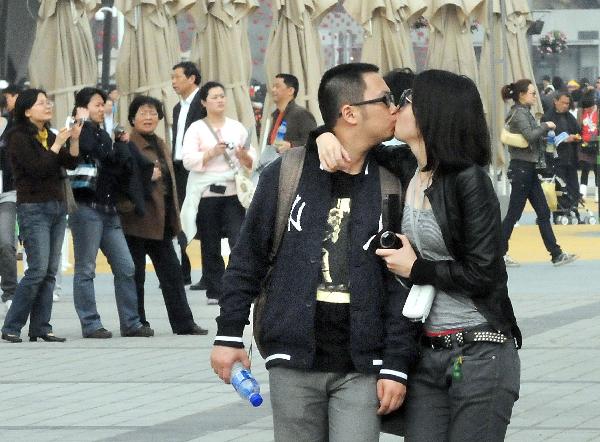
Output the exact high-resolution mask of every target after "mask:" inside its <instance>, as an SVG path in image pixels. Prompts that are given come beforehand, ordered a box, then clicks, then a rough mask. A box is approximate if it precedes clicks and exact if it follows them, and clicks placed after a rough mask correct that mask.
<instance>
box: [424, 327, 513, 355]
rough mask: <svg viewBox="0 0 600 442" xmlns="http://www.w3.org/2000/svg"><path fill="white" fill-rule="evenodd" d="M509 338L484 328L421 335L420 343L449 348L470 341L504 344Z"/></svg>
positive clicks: (439, 348) (438, 347)
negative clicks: (435, 334) (433, 335)
mask: <svg viewBox="0 0 600 442" xmlns="http://www.w3.org/2000/svg"><path fill="white" fill-rule="evenodd" d="M508 339H509V336H506V335H505V334H503V333H500V332H498V331H494V330H491V329H485V330H464V331H459V332H457V333H452V334H449V335H444V336H435V337H432V336H427V335H423V336H421V343H422V344H423V345H424V346H425V347H430V348H433V349H434V350H441V349H451V348H453V347H455V346H456V347H462V346H463V345H465V344H469V343H471V342H492V343H495V344H504V343H505V342H506V341H507V340H508Z"/></svg>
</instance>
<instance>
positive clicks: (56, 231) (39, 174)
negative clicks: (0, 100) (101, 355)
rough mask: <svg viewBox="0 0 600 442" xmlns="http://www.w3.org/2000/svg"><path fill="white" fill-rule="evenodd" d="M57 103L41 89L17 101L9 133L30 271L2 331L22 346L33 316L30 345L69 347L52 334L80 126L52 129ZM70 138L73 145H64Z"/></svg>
mask: <svg viewBox="0 0 600 442" xmlns="http://www.w3.org/2000/svg"><path fill="white" fill-rule="evenodd" d="M53 107H54V103H52V101H50V100H49V99H48V97H47V96H46V93H45V92H44V91H42V90H40V89H27V90H25V91H23V92H21V93H19V96H18V98H17V101H16V103H15V109H14V127H13V128H12V129H11V130H10V132H9V133H8V134H7V142H8V153H9V157H10V161H11V164H12V170H13V174H14V179H15V187H16V190H17V218H18V222H19V229H20V235H21V237H22V239H23V245H24V247H25V252H26V254H27V270H26V271H25V276H23V278H22V279H21V281H20V282H19V284H18V286H17V289H16V291H15V295H14V298H13V302H12V304H11V306H10V308H9V310H8V312H7V314H6V318H5V320H4V326H3V327H2V339H4V340H5V341H8V342H21V341H22V339H21V338H20V333H21V329H22V328H23V326H24V325H25V323H26V322H27V318H28V317H29V319H30V321H29V340H30V341H36V340H37V338H40V339H42V340H44V341H47V342H64V341H65V338H59V337H57V336H55V335H54V333H53V332H52V326H51V325H50V317H51V313H52V291H53V289H54V284H55V281H56V272H57V270H58V266H59V261H60V251H61V246H62V243H63V238H64V236H65V228H66V225H67V218H66V215H67V204H66V195H65V183H64V181H65V179H66V178H65V176H64V171H63V168H69V169H72V168H74V167H75V165H76V164H77V157H78V155H79V136H80V132H81V123H77V124H75V125H74V126H73V127H72V128H63V129H61V130H60V131H59V132H58V134H56V135H55V134H54V133H53V132H52V131H51V130H50V120H51V119H52V109H53ZM69 139H70V143H69V146H68V147H67V146H66V145H65V143H66V142H67V140H69Z"/></svg>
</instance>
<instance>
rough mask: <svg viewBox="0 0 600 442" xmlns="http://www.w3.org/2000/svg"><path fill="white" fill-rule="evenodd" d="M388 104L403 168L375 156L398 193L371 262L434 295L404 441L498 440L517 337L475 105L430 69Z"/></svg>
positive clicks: (380, 151)
mask: <svg viewBox="0 0 600 442" xmlns="http://www.w3.org/2000/svg"><path fill="white" fill-rule="evenodd" d="M456 91H460V93H459V94H456ZM399 105H400V108H399V110H398V114H397V115H398V119H397V121H396V130H395V137H396V138H397V139H399V140H402V141H404V142H406V143H407V144H408V146H409V147H410V151H411V152H412V154H413V156H414V158H408V157H407V156H406V152H405V149H404V148H401V147H395V148H387V147H386V148H384V147H378V148H376V151H375V152H376V155H377V160H378V162H379V163H380V164H382V165H384V166H385V167H386V168H388V169H389V170H391V171H392V172H394V174H395V175H396V176H398V177H399V178H400V181H401V182H402V184H403V186H402V188H403V189H406V190H405V192H404V206H403V209H402V217H401V231H402V233H403V235H399V237H400V240H401V242H402V247H401V248H399V249H378V250H377V251H376V253H377V254H378V255H379V256H381V257H382V259H384V261H385V262H386V264H387V267H388V269H389V270H390V271H392V272H393V273H395V274H396V275H398V276H399V277H402V278H405V279H406V280H407V281H408V282H410V283H411V284H413V287H418V286H421V287H425V286H431V287H433V290H434V296H433V301H432V303H431V305H430V309H429V313H428V314H426V313H425V315H424V316H425V318H424V319H423V321H424V324H423V333H422V337H421V346H420V354H421V357H420V360H419V361H418V363H417V365H416V367H415V368H414V369H413V370H412V371H411V372H410V373H409V374H408V385H407V396H406V400H405V402H404V405H403V408H402V409H401V410H403V412H404V425H405V427H406V428H405V434H404V436H405V439H404V440H405V441H407V442H429V441H452V442H454V441H461V442H476V441H482V440H485V441H498V442H500V441H503V440H504V437H505V434H506V429H507V426H508V423H509V421H510V416H511V414H512V408H513V405H514V402H515V401H516V400H517V398H518V397H519V385H520V361H519V356H518V354H517V348H519V347H520V346H521V332H520V330H519V328H518V326H517V323H516V319H515V316H514V312H513V308H512V305H511V301H510V299H509V297H508V289H507V280H508V276H507V273H506V268H505V266H504V261H503V258H502V253H501V251H500V244H501V241H502V231H501V223H500V207H499V203H498V199H497V197H496V194H495V192H494V188H493V186H492V182H491V180H490V178H489V176H488V174H487V172H486V170H485V168H486V167H487V166H488V165H489V162H490V158H491V148H490V139H489V133H488V130H487V125H486V122H485V118H484V112H483V105H482V103H481V98H480V96H479V92H478V91H477V87H476V85H475V83H474V82H473V81H472V80H470V79H468V78H467V77H465V76H459V75H456V74H453V73H451V72H447V71H440V70H430V71H425V72H422V73H420V74H418V75H417V76H416V77H415V81H414V84H413V88H412V90H411V89H408V90H406V91H404V93H403V94H402V96H401V98H400V100H399ZM457 108H458V109H462V111H461V112H460V113H458V114H457V113H456V109H457ZM322 136H323V137H325V135H322ZM327 137H330V135H327ZM325 142H327V143H328V144H329V143H331V140H327V139H326V138H324V139H321V138H319V141H318V144H319V150H320V151H321V150H323V151H327V153H325V152H320V156H321V157H322V158H324V159H325V165H324V168H326V169H328V170H331V169H334V168H339V167H342V168H343V162H342V164H337V163H336V161H335V158H343V157H344V156H345V154H344V153H343V152H339V151H337V150H333V154H332V149H331V147H330V146H328V147H327V148H325V145H324V143H325ZM322 144H323V146H322ZM415 158H416V164H415V162H414V159H415ZM328 159H334V161H333V162H332V161H330V160H328ZM322 161H323V160H322ZM409 169H411V170H410V173H408V170H409ZM415 291H416V290H415ZM411 296H413V291H412V290H411V294H410V295H409V299H410V297H411ZM407 304H409V300H408V299H407ZM424 311H425V312H426V311H427V309H426V308H425V309H424ZM404 313H406V307H405V311H404ZM386 427H387V428H393V427H394V424H393V423H392V422H386ZM386 427H384V428H386Z"/></svg>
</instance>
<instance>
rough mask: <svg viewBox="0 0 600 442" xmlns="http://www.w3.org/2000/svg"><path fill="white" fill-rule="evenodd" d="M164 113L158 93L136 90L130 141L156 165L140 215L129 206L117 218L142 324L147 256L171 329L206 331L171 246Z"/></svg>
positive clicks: (175, 212) (172, 192) (175, 223)
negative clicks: (131, 265) (197, 320)
mask: <svg viewBox="0 0 600 442" xmlns="http://www.w3.org/2000/svg"><path fill="white" fill-rule="evenodd" d="M163 117H164V112H163V107H162V104H161V103H160V101H158V100H157V99H156V98H153V97H148V96H143V95H139V96H137V97H135V98H134V99H133V101H132V102H131V104H130V105H129V112H128V120H129V124H131V126H132V127H133V129H132V131H131V132H130V134H129V141H130V143H131V144H132V148H133V149H137V151H138V152H139V154H140V155H141V156H142V157H143V158H144V159H145V160H146V161H147V163H149V164H150V165H152V163H154V168H153V172H152V177H151V182H150V183H147V184H148V185H149V188H148V189H145V190H146V191H147V192H146V193H147V194H148V196H147V198H146V200H145V204H144V213H143V215H139V214H137V213H135V212H134V211H133V210H127V211H125V212H122V213H121V223H122V225H123V231H124V232H125V239H126V240H127V245H128V246H129V251H130V252H131V257H132V258H133V262H134V264H135V285H136V287H137V295H138V311H139V314H140V320H141V321H142V324H144V325H146V326H149V325H150V324H149V323H148V321H147V320H146V311H145V309H144V282H145V279H146V255H148V256H150V259H151V260H152V264H153V265H154V269H155V270H156V276H157V277H158V280H159V282H160V288H161V290H162V294H163V298H164V300H165V307H166V308H167V314H168V316H169V322H170V324H171V329H172V330H173V333H176V334H178V335H205V334H207V333H208V330H206V329H203V328H202V327H200V326H198V325H197V324H196V323H195V322H194V317H193V315H192V311H191V309H190V306H189V304H188V300H187V297H186V294H185V285H184V283H183V273H182V272H181V266H180V264H179V260H178V259H177V255H176V253H175V249H174V248H173V238H174V237H175V236H176V235H177V234H178V233H179V232H180V231H181V225H180V223H179V203H178V202H177V191H176V187H175V178H174V177H175V175H174V172H173V163H172V161H171V150H170V149H169V148H168V147H167V145H166V143H165V141H164V140H163V139H162V138H160V137H158V136H157V135H156V134H155V133H154V131H155V130H156V127H157V126H158V122H159V121H160V120H162V119H163Z"/></svg>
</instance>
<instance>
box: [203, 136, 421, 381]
mask: <svg viewBox="0 0 600 442" xmlns="http://www.w3.org/2000/svg"><path fill="white" fill-rule="evenodd" d="M280 166H281V160H276V161H274V162H273V163H272V164H270V165H269V166H268V167H267V168H266V169H265V171H264V172H263V173H262V175H261V177H260V182H259V184H258V187H257V190H256V193H255V195H254V199H253V201H252V204H251V206H250V208H249V209H248V212H247V214H246V220H245V222H244V224H243V226H242V229H241V232H240V236H239V239H238V242H237V244H236V246H235V247H234V249H233V250H232V253H231V256H230V260H229V265H228V267H227V270H226V271H225V275H224V277H223V295H222V297H221V300H220V305H221V314H220V316H219V317H218V318H217V324H218V331H217V336H216V338H215V345H226V346H231V347H240V348H241V347H243V341H242V335H243V331H244V326H245V325H247V324H249V321H248V316H249V312H250V305H251V303H252V301H253V300H254V299H255V298H256V297H257V296H258V295H259V292H260V287H261V284H262V283H263V279H264V277H265V275H266V273H267V270H268V254H269V250H270V249H271V243H272V241H273V238H272V235H273V231H274V226H275V217H276V215H275V214H276V206H277V197H278V181H279V170H280ZM331 192H332V189H331V175H330V174H329V173H327V172H325V171H323V170H321V169H320V168H319V159H318V156H317V154H316V149H315V148H314V146H312V149H307V153H306V158H305V162H304V167H303V172H302V176H301V178H300V182H299V184H298V190H297V192H296V201H295V203H294V205H293V206H292V210H291V213H290V220H289V222H288V229H287V231H286V232H285V234H284V236H283V240H282V242H281V246H280V249H279V253H278V255H277V257H276V259H275V263H274V266H273V271H272V273H271V278H270V280H269V281H268V283H267V284H268V288H267V293H268V295H267V301H266V304H265V307H264V310H263V316H262V319H261V321H262V326H261V335H260V336H259V342H260V343H261V346H262V348H263V349H264V350H266V352H267V354H268V355H269V356H268V357H266V363H267V368H269V367H270V366H271V365H273V364H277V365H283V366H287V367H290V368H298V369H310V368H311V367H312V366H313V363H314V360H315V336H314V329H315V325H314V324H315V312H316V303H317V301H316V292H317V285H318V284H319V282H320V272H321V249H322V242H323V238H324V235H325V229H326V225H327V215H328V212H329V209H330V201H331ZM380 193H381V191H380V184H379V169H378V166H377V163H376V161H375V159H374V156H373V155H369V156H368V157H367V159H366V161H365V165H364V166H363V172H362V173H361V175H360V178H359V180H358V181H357V182H356V185H355V188H354V189H353V190H352V212H351V225H350V232H351V244H350V250H349V256H348V260H349V261H348V266H349V270H350V281H349V284H348V287H349V289H350V298H351V302H350V318H351V319H350V341H351V348H350V354H351V358H352V361H353V363H354V366H355V368H356V370H357V371H358V372H361V373H375V374H377V373H378V374H379V377H380V378H386V379H393V380H395V381H398V382H402V383H405V382H406V378H407V373H408V372H409V370H410V368H411V366H412V365H413V363H414V361H415V359H416V348H417V345H416V336H417V333H418V326H417V325H416V324H414V323H411V322H409V321H408V320H407V319H406V318H405V317H404V316H403V315H402V308H403V306H404V302H405V301H406V296H407V290H406V289H404V288H403V287H402V286H401V285H400V284H399V283H398V282H397V281H396V280H395V279H394V277H393V275H392V274H391V273H390V272H388V271H387V270H386V269H385V267H384V265H383V261H382V260H381V259H380V258H379V257H378V256H376V255H375V253H374V248H373V247H372V246H371V247H369V244H370V243H369V241H370V240H371V238H372V237H373V236H374V235H376V234H377V232H378V231H379V224H380V217H381V196H380Z"/></svg>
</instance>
